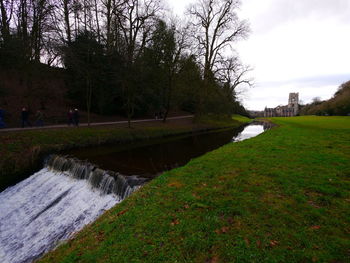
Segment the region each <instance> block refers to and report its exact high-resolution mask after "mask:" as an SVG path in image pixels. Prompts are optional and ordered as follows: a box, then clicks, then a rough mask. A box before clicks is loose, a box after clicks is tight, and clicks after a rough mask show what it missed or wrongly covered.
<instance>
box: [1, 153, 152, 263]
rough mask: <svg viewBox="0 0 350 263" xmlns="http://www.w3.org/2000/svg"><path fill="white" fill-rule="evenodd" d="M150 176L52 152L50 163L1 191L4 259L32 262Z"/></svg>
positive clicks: (5, 262)
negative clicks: (129, 174)
mask: <svg viewBox="0 0 350 263" xmlns="http://www.w3.org/2000/svg"><path fill="white" fill-rule="evenodd" d="M145 181H146V180H145V179H142V178H141V179H140V178H137V177H127V176H123V175H120V174H116V173H112V172H106V171H103V170H100V169H98V168H96V167H94V166H93V165H91V164H88V163H83V162H80V161H77V160H74V159H69V158H64V157H60V156H51V157H50V158H48V160H47V161H46V165H45V168H44V169H42V170H41V171H39V172H38V173H36V174H34V175H33V176H31V177H30V178H28V179H26V180H24V181H22V182H20V183H19V184H17V185H15V186H13V187H10V188H8V189H6V190H5V191H4V192H2V193H0V262H1V263H19V262H32V261H33V260H35V259H37V258H38V257H40V256H41V255H43V254H44V253H45V252H47V251H49V250H51V249H52V248H54V247H55V246H56V245H57V244H58V243H59V242H60V241H62V240H66V239H68V238H70V237H71V236H72V235H73V234H74V233H76V232H77V231H79V230H81V229H82V228H83V227H84V226H85V225H86V224H89V223H91V222H93V221H94V220H96V218H97V217H98V216H100V215H101V214H102V213H103V212H104V211H106V210H108V209H110V208H111V207H113V206H114V205H115V204H117V203H119V202H121V201H122V200H123V199H124V198H126V197H127V196H129V195H130V194H131V193H132V192H134V191H136V190H137V189H139V188H140V187H141V186H142V185H143V184H144V183H145Z"/></svg>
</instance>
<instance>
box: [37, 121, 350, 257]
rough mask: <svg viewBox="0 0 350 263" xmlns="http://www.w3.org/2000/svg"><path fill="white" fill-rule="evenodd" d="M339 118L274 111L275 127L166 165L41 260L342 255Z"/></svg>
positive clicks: (344, 203)
mask: <svg viewBox="0 0 350 263" xmlns="http://www.w3.org/2000/svg"><path fill="white" fill-rule="evenodd" d="M328 119H329V120H331V119H330V118H328ZM301 120H302V121H303V119H301ZM343 120H344V121H345V119H341V120H337V125H335V128H334V129H333V128H332V127H328V126H331V125H332V123H331V122H329V123H327V121H328V120H327V118H322V122H323V121H324V123H321V125H318V126H317V130H316V129H315V126H314V124H310V123H306V124H307V125H306V126H304V123H303V122H300V123H302V124H303V127H302V129H300V125H299V123H298V122H299V119H297V118H295V119H292V118H290V119H285V118H284V119H276V120H275V119H274V120H273V122H276V123H277V124H278V128H276V129H271V130H270V131H268V132H266V133H264V134H262V135H260V136H258V137H257V138H254V139H251V140H247V141H244V142H241V143H237V144H231V145H226V146H224V147H222V148H220V149H218V150H216V151H213V152H211V153H208V154H206V155H205V156H202V157H199V158H196V159H195V160H193V161H191V162H190V163H189V164H187V165H186V166H184V167H181V168H179V169H175V170H172V171H169V172H166V173H164V174H163V175H162V176H160V177H158V178H157V179H156V180H154V181H152V182H151V183H150V184H148V185H147V186H145V187H144V188H142V189H141V190H140V191H139V192H138V193H136V194H135V195H133V196H131V197H130V198H128V199H127V200H126V201H124V202H123V203H121V204H120V205H118V206H116V207H115V208H113V209H111V210H109V211H108V212H106V213H105V214H104V215H103V216H102V217H101V218H99V219H98V220H97V221H96V222H94V223H93V224H91V225H89V226H87V227H86V228H84V230H83V231H82V232H80V233H78V234H77V236H75V237H74V238H73V240H70V241H69V242H68V243H66V244H64V245H63V246H60V247H59V248H58V249H57V250H55V251H53V252H50V253H49V254H47V255H46V256H44V258H42V259H41V260H40V262H65V263H68V262H131V261H132V262H346V258H348V256H347V255H348V248H349V245H350V240H349V236H348V235H346V232H348V233H349V230H350V228H349V227H350V226H349V223H348V222H347V220H346V218H349V211H348V209H347V208H348V202H349V199H348V198H349V187H348V186H349V182H348V181H346V171H348V170H349V168H350V166H349V162H348V160H349V157H350V152H349V149H350V148H349V146H350V145H349V143H346V142H347V141H349V134H348V131H349V130H350V119H347V120H346V121H347V128H339V127H342V126H343V123H342V121H343ZM306 121H309V119H307V120H306ZM293 122H294V123H293ZM295 123H296V124H298V125H295ZM336 126H338V127H336ZM320 128H321V130H318V129H320ZM300 139H303V140H300ZM349 142H350V141H349ZM330 144H332V147H331V145H330ZM342 147H343V148H342ZM287 149H288V152H287V151H286V150H287ZM255 151H257V152H255ZM282 153H283V154H282ZM297 153H298V155H296V154H297ZM249 155H251V156H250V157H249ZM277 156H278V157H279V159H281V160H280V161H281V163H283V164H284V165H285V166H286V170H285V171H284V170H282V171H280V172H278V171H276V170H275V169H276V168H277V167H279V165H280V163H279V161H278V159H277V158H276V157H277ZM291 159H293V162H291V161H289V162H286V160H291ZM325 160H328V162H326V161H325ZM272 161H275V162H274V163H272ZM311 164H312V165H311ZM319 164H323V165H319ZM227 165H228V166H227ZM295 167H297V170H295ZM262 168H265V169H262ZM315 175H317V176H315ZM140 216H141V218H142V219H143V220H139V219H140ZM189 234H190V235H189Z"/></svg>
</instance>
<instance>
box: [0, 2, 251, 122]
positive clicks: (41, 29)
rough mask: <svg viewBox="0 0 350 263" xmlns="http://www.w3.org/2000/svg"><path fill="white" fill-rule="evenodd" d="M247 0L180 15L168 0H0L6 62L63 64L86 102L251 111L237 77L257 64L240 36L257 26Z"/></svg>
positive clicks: (28, 68)
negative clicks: (248, 15)
mask: <svg viewBox="0 0 350 263" xmlns="http://www.w3.org/2000/svg"><path fill="white" fill-rule="evenodd" d="M239 6H240V1H239V0H197V1H196V2H195V3H194V4H193V5H191V6H189V7H188V9H187V12H186V14H187V15H186V17H187V20H186V21H184V20H182V21H181V20H179V19H177V18H173V16H172V15H171V14H170V13H169V12H168V11H167V10H166V8H165V7H164V3H163V2H162V1H161V0H83V1H77V0H0V11H1V15H0V67H1V68H6V69H9V68H14V69H17V70H20V71H21V72H23V74H24V76H25V77H24V79H25V80H26V82H27V84H28V85H30V83H31V78H32V75H33V72H37V71H38V65H40V64H42V63H44V64H47V65H48V66H56V67H57V66H58V67H63V68H64V69H65V80H66V85H67V87H68V94H67V95H68V97H69V98H71V99H72V100H74V101H75V102H76V103H77V104H78V105H79V106H80V107H81V108H83V109H85V110H86V111H87V112H88V116H89V115H90V112H96V113H100V114H115V113H119V114H125V115H126V116H127V117H128V119H129V121H130V120H131V118H132V117H133V116H137V115H141V114H145V113H152V112H162V113H163V114H162V115H163V118H164V121H165V120H166V118H167V115H168V113H169V110H170V109H175V108H176V109H181V110H185V111H188V112H194V113H196V114H197V115H198V116H201V115H203V114H208V113H214V114H221V115H222V114H232V113H234V112H239V113H243V114H244V113H245V109H244V108H243V107H242V105H241V104H240V103H239V101H238V100H237V87H238V86H240V85H248V86H249V85H251V84H252V81H251V80H250V79H247V77H246V73H247V72H248V71H249V70H250V68H249V67H248V66H245V65H244V64H243V63H242V62H241V61H240V59H239V56H238V54H237V53H236V52H235V50H234V43H235V42H237V41H239V40H241V39H244V38H246V37H247V35H248V33H249V26H248V24H247V22H246V21H245V20H241V19H240V18H239V17H238V15H237V10H238V8H239Z"/></svg>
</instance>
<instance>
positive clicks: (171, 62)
mask: <svg viewBox="0 0 350 263" xmlns="http://www.w3.org/2000/svg"><path fill="white" fill-rule="evenodd" d="M177 24H178V25H177V26H176V22H175V21H173V25H172V28H173V30H174V38H175V46H174V50H173V52H172V54H169V58H168V61H167V64H168V65H167V68H168V87H167V92H166V93H167V97H166V104H165V113H164V117H163V122H166V119H167V117H168V114H169V110H170V103H171V99H172V94H173V89H174V79H175V76H176V74H177V73H178V72H179V71H180V67H179V62H180V59H181V56H182V54H183V52H184V50H185V49H186V48H188V47H189V46H190V44H189V41H188V40H189V32H188V27H187V26H184V27H181V25H180V23H179V22H178V23H177ZM176 27H178V28H176Z"/></svg>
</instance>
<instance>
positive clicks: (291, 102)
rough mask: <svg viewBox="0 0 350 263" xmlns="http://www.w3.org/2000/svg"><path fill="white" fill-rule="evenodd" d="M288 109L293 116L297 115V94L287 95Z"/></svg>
mask: <svg viewBox="0 0 350 263" xmlns="http://www.w3.org/2000/svg"><path fill="white" fill-rule="evenodd" d="M288 108H291V109H293V113H294V116H295V115H297V114H298V113H299V93H289V101H288Z"/></svg>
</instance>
